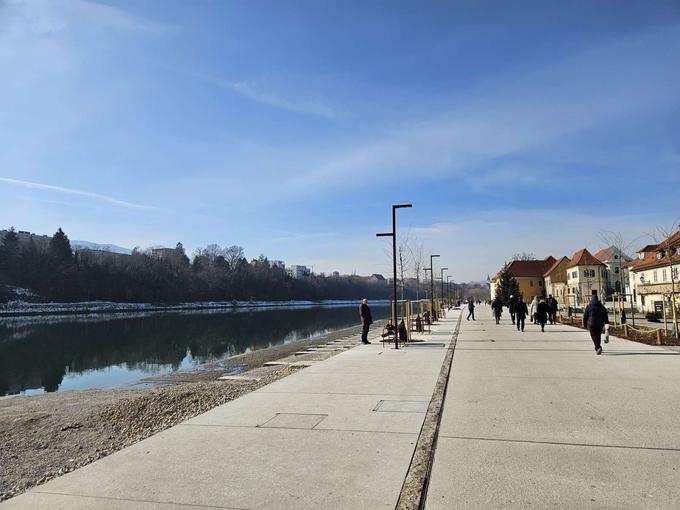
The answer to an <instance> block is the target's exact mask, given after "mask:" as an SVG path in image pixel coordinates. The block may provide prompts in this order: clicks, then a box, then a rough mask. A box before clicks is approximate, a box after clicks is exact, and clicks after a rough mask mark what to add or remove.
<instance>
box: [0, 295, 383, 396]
mask: <svg viewBox="0 0 680 510" xmlns="http://www.w3.org/2000/svg"><path fill="white" fill-rule="evenodd" d="M372 309H373V312H374V316H375V317H378V318H379V317H386V316H387V315H388V314H389V307H388V306H374V307H373V308H372ZM356 323H357V308H356V307H355V306H351V307H309V308H296V309H268V310H258V311H239V312H233V311H229V312H219V313H217V312H212V313H163V314H155V315H146V316H138V315H136V316H125V317H120V316H105V317H99V318H95V319H92V318H89V319H82V318H81V319H76V318H73V317H71V318H66V319H64V318H62V319H49V320H44V319H41V320H31V321H26V320H0V395H7V394H15V393H33V392H35V391H36V390H38V391H57V390H59V391H63V390H72V389H84V388H113V387H120V386H124V385H127V384H131V383H133V382H135V381H138V380H139V379H140V378H142V377H147V376H149V375H156V374H163V373H167V372H171V371H175V370H178V369H180V368H189V367H191V366H194V365H196V364H199V363H203V362H206V361H212V360H219V359H224V358H226V357H229V356H233V355H235V354H239V353H242V352H246V351H248V350H253V349H260V348H263V347H268V346H271V345H277V344H281V343H284V342H290V341H295V340H299V339H303V338H309V337H312V336H316V335H319V334H322V333H323V332H326V331H330V330H334V329H339V328H343V327H347V326H351V325H355V324H356Z"/></svg>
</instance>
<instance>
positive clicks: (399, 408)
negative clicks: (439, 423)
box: [373, 400, 428, 413]
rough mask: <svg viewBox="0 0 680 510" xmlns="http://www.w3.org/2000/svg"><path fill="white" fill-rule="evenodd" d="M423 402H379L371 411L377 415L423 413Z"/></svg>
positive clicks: (425, 409)
mask: <svg viewBox="0 0 680 510" xmlns="http://www.w3.org/2000/svg"><path fill="white" fill-rule="evenodd" d="M427 406H428V402H427V401H425V400H381V401H380V402H378V405H376V406H375V407H374V408H373V410H374V411H375V412H378V413H425V412H427Z"/></svg>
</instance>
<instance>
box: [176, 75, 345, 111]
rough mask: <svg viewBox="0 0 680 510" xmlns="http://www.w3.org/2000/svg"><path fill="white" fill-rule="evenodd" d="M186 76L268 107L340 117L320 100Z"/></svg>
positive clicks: (251, 84)
mask: <svg viewBox="0 0 680 510" xmlns="http://www.w3.org/2000/svg"><path fill="white" fill-rule="evenodd" d="M186 74H188V75H190V76H192V77H194V78H197V79H199V80H202V81H204V82H207V83H210V84H212V85H215V86H217V87H219V88H221V89H224V90H227V91H229V92H233V93H234V94H238V95H239V96H241V97H244V98H246V99H249V100H251V101H254V102H256V103H259V104H263V105H266V106H272V107H274V108H279V109H281V110H286V111H289V112H294V113H301V114H304V115H313V116H316V117H322V118H325V119H336V118H338V117H339V114H338V112H337V111H336V110H335V109H334V108H333V107H331V106H330V105H328V104H327V103H325V102H323V101H320V100H318V99H292V98H290V97H285V96H283V95H281V94H278V93H273V92H270V91H266V90H263V89H262V88H261V87H260V86H258V85H255V84H253V83H251V82H247V81H230V80H226V79H224V78H220V77H217V76H212V75H209V74H205V73H197V72H193V71H188V72H186Z"/></svg>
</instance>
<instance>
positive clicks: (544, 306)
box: [536, 298, 548, 331]
mask: <svg viewBox="0 0 680 510" xmlns="http://www.w3.org/2000/svg"><path fill="white" fill-rule="evenodd" d="M536 322H537V323H538V324H540V326H541V331H545V323H546V322H548V303H546V302H545V299H543V298H541V300H540V301H539V302H538V304H537V305H536Z"/></svg>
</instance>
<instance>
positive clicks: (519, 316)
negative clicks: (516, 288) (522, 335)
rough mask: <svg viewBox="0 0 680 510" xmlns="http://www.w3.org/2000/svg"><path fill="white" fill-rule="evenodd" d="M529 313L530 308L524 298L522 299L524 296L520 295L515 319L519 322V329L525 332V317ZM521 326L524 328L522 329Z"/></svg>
mask: <svg viewBox="0 0 680 510" xmlns="http://www.w3.org/2000/svg"><path fill="white" fill-rule="evenodd" d="M527 313H529V310H528V309H527V304H526V303H525V302H524V299H522V296H521V295H520V296H519V299H518V300H517V302H516V303H515V321H516V322H517V331H522V332H524V319H525V318H526V316H527ZM520 326H521V328H522V329H520Z"/></svg>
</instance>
